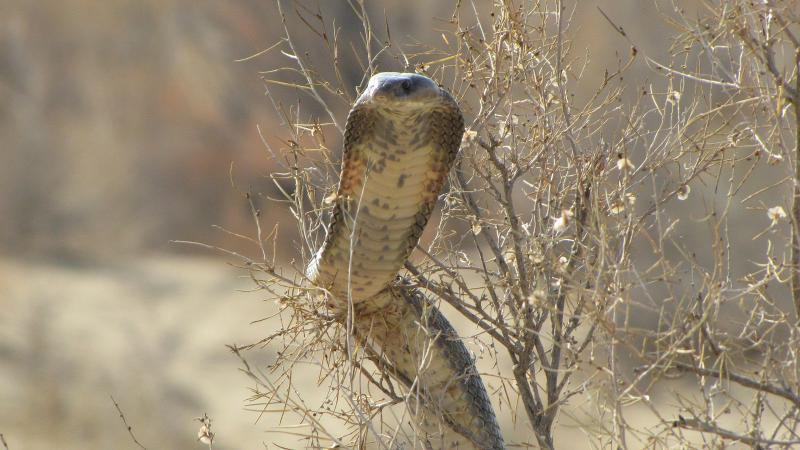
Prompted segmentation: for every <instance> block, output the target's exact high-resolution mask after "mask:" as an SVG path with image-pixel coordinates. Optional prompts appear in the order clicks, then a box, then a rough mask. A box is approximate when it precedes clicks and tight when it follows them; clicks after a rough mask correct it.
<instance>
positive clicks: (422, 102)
mask: <svg viewBox="0 0 800 450" xmlns="http://www.w3.org/2000/svg"><path fill="white" fill-rule="evenodd" d="M441 101H442V90H441V89H440V88H439V85H437V84H436V82H434V81H433V80H431V79H430V78H428V77H426V76H424V75H420V74H417V73H399V72H381V73H377V74H375V75H373V76H372V78H370V79H369V84H368V85H367V89H366V90H365V91H364V93H363V94H361V97H360V98H359V100H358V103H359V104H372V105H374V106H378V107H381V106H386V107H391V108H393V109H394V108H397V109H409V110H414V109H417V108H420V107H424V106H430V105H432V104H436V103H439V102H441Z"/></svg>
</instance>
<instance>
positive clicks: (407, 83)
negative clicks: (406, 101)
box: [400, 80, 411, 92]
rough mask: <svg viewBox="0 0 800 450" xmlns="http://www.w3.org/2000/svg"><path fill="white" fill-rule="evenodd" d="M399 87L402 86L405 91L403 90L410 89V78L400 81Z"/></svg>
mask: <svg viewBox="0 0 800 450" xmlns="http://www.w3.org/2000/svg"><path fill="white" fill-rule="evenodd" d="M400 87H402V88H403V91H405V92H408V91H410V90H411V80H403V82H402V83H400Z"/></svg>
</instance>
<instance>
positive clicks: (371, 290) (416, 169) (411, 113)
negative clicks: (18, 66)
mask: <svg viewBox="0 0 800 450" xmlns="http://www.w3.org/2000/svg"><path fill="white" fill-rule="evenodd" d="M463 133H464V119H463V116H462V114H461V110H460V109H459V107H458V104H457V103H456V101H455V99H454V98H453V97H452V96H451V95H450V94H449V93H448V92H447V91H446V90H444V89H443V88H441V87H440V86H439V85H437V84H436V83H435V82H434V81H433V80H431V79H430V78H427V77H425V76H423V75H419V74H412V73H395V72H384V73H379V74H376V75H374V76H373V77H372V78H371V79H370V81H369V84H368V86H367V88H366V89H365V90H364V92H363V93H362V94H361V96H360V97H359V98H358V100H357V101H356V102H355V105H354V106H353V108H352V109H351V111H350V113H349V115H348V118H347V125H346V129H345V136H344V152H343V156H342V171H341V176H340V181H339V186H338V189H337V191H336V193H335V194H334V195H332V196H331V197H329V200H330V203H332V204H333V209H332V213H331V219H330V223H329V224H328V227H327V236H326V238H325V240H324V242H323V244H322V246H321V248H320V249H319V251H318V252H317V253H316V254H315V256H314V258H313V259H312V261H311V263H310V264H309V265H308V268H307V270H306V275H307V277H308V279H309V280H310V281H311V282H312V283H313V284H314V285H316V286H318V287H320V288H323V289H324V290H325V291H326V292H328V294H329V296H328V298H329V301H328V304H329V306H330V307H331V309H332V310H333V311H334V312H335V313H336V315H337V317H339V319H340V320H341V321H342V322H344V321H345V320H346V318H347V317H351V318H352V324H353V331H354V333H355V335H356V336H357V338H358V339H360V340H361V341H362V342H363V343H364V344H365V346H366V347H367V348H369V349H370V351H371V352H373V354H374V356H376V357H377V358H378V360H379V362H380V363H381V364H382V365H384V368H385V369H386V370H385V371H386V372H388V373H389V374H390V375H392V376H393V377H394V378H395V379H396V380H398V381H399V382H401V383H402V384H404V385H405V386H406V387H407V388H411V387H413V388H414V390H413V392H412V393H411V394H410V395H409V396H408V397H409V399H410V400H412V401H413V402H414V404H415V405H421V406H422V408H409V410H414V411H418V413H417V414H415V415H414V421H413V422H414V424H415V426H416V427H417V431H419V433H418V435H419V436H420V437H421V438H422V439H423V440H425V441H427V444H428V446H429V447H431V448H458V449H468V448H479V449H502V448H504V444H503V439H502V437H501V435H500V430H499V427H498V425H497V420H496V419H495V415H494V411H493V409H492V407H491V403H490V401H489V397H488V395H487V393H486V389H485V387H484V385H483V382H482V380H481V378H480V376H479V375H478V372H477V370H476V368H475V364H474V361H473V360H472V358H471V357H470V355H469V352H468V351H467V349H466V347H465V346H464V343H463V342H462V341H461V340H460V339H459V338H458V336H457V334H456V333H455V331H454V330H453V328H452V326H451V325H450V323H449V322H448V321H447V319H446V318H445V317H444V316H443V315H442V314H441V313H440V312H439V311H438V309H437V308H436V307H435V306H434V305H433V304H432V303H431V302H430V301H429V300H428V299H427V298H425V297H424V296H423V295H422V294H421V292H420V291H419V290H417V289H415V288H414V287H413V286H412V285H411V284H410V282H408V281H406V280H405V279H403V278H401V277H398V273H399V271H400V270H401V269H402V267H403V265H404V264H405V262H406V260H407V259H408V257H409V255H410V254H411V251H412V250H413V249H414V247H415V246H416V245H417V242H418V241H419V238H420V236H421V234H422V231H423V229H424V227H425V225H426V223H427V222H428V219H429V218H430V215H431V213H432V211H433V209H434V207H435V205H436V201H437V199H438V196H439V193H440V191H441V190H442V187H443V185H444V182H445V179H446V178H447V175H448V173H449V171H450V168H451V166H452V164H453V161H454V159H455V157H456V155H457V153H458V149H459V146H460V143H461V138H462V135H463Z"/></svg>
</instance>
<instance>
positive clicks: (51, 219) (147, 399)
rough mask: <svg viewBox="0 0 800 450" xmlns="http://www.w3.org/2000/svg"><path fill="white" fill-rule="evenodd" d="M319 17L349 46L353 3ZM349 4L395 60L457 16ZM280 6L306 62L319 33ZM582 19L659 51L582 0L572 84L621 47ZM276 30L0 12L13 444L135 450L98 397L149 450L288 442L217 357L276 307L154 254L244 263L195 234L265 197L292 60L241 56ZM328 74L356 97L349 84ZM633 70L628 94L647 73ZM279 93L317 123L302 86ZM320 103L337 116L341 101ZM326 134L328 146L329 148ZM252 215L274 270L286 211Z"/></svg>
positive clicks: (1, 262) (642, 6) (5, 326)
mask: <svg viewBox="0 0 800 450" xmlns="http://www.w3.org/2000/svg"><path fill="white" fill-rule="evenodd" d="M319 3H320V5H319V7H320V8H321V11H323V12H324V14H325V19H326V21H327V23H329V24H330V23H335V24H336V25H337V26H338V27H341V34H340V36H339V39H340V42H341V43H342V44H341V45H342V48H344V49H348V48H350V47H351V45H350V43H352V44H353V47H356V48H361V43H360V37H359V32H360V29H361V28H360V25H359V23H358V21H357V17H356V15H355V14H354V13H353V11H352V10H351V8H350V6H349V3H348V2H347V1H345V0H331V1H324V2H322V1H321V2H319ZM366 3H367V9H368V11H369V12H370V13H371V14H372V15H373V18H374V19H373V20H375V21H376V23H381V24H382V22H383V21H384V17H385V18H386V19H385V20H386V22H387V23H388V25H389V26H390V28H391V30H392V38H393V40H394V42H395V43H397V44H398V45H401V46H409V47H412V46H414V45H417V44H418V43H422V44H425V45H432V46H437V45H440V44H441V32H442V29H444V28H445V22H446V19H448V18H449V17H450V16H451V15H452V11H453V8H454V5H455V3H456V2H455V1H439V2H429V1H427V0H402V1H401V0H387V1H368V2H366ZM431 3H434V4H435V6H433V5H432V4H431ZM487 3H488V2H487ZM304 4H305V5H310V6H311V7H312V9H314V10H316V8H317V7H318V6H317V3H315V2H306V3H304ZM283 5H284V8H285V11H287V13H288V15H289V18H288V19H289V21H288V24H287V25H288V26H289V28H290V30H293V31H294V32H295V38H296V40H297V41H296V43H297V44H300V46H301V47H302V48H305V49H308V50H309V52H310V57H314V52H319V51H321V48H320V46H321V44H320V42H319V39H317V38H316V36H314V35H312V34H311V33H309V32H308V29H307V28H305V27H302V26H301V25H300V23H299V21H298V20H297V16H296V15H295V14H294V11H293V3H292V2H291V1H289V0H285V1H284V2H283ZM596 5H600V6H602V7H603V9H604V11H605V12H606V13H608V14H609V16H610V17H613V18H614V20H615V21H617V23H618V24H620V25H623V26H624V27H625V29H626V32H627V33H628V35H629V36H631V37H632V39H634V40H635V41H636V43H637V45H638V46H639V47H640V48H641V49H642V50H644V51H646V52H647V54H649V55H650V56H653V57H659V56H662V55H665V54H666V51H667V49H668V46H669V42H668V41H667V40H666V36H667V35H668V29H667V28H666V25H665V24H664V23H663V22H662V21H661V19H660V17H659V12H658V11H657V10H656V8H655V7H654V6H653V5H652V4H651V3H650V2H640V1H636V0H626V1H617V0H607V1H591V2H580V4H579V6H578V8H577V9H576V12H575V18H574V20H573V28H572V30H573V33H574V37H575V48H576V49H578V51H577V53H581V54H583V53H584V49H585V51H586V52H588V55H590V61H591V62H590V64H589V66H588V67H587V69H586V70H585V71H584V77H585V80H586V84H587V86H589V85H591V86H594V85H596V79H595V78H593V77H598V78H599V77H602V74H603V71H604V69H605V68H611V69H613V68H614V67H616V61H617V57H618V55H622V56H621V57H622V58H624V57H625V56H626V55H627V52H628V51H629V46H628V44H627V43H626V42H625V41H624V40H623V39H622V38H621V37H620V36H619V35H618V34H616V33H614V32H613V31H611V30H610V26H609V24H608V23H607V22H606V21H605V19H603V17H602V16H601V15H600V13H599V12H598V10H597V9H596V7H595V6H596ZM282 33H283V30H282V25H281V23H280V18H279V16H278V14H277V13H276V7H275V3H274V1H272V0H261V1H257V0H235V1H225V2H219V1H210V0H191V1H190V0H169V1H161V0H136V1H125V0H112V1H104V2H100V1H91V0H69V1H55V0H39V1H28V0H4V1H3V2H2V4H1V5H0V433H2V434H3V435H4V436H5V439H6V441H7V442H8V445H9V448H10V449H11V450H21V449H53V448H59V449H78V448H80V449H107V448H134V444H133V442H132V441H131V439H130V437H129V436H128V434H127V432H126V430H125V428H124V426H123V424H122V422H121V420H120V419H119V417H118V413H117V411H116V410H115V408H114V405H113V403H112V401H111V399H110V396H111V395H113V396H114V398H115V399H116V400H117V402H118V403H119V405H120V406H121V407H122V409H123V411H124V412H125V415H126V419H127V421H128V423H129V424H130V425H132V426H133V430H134V432H135V433H136V436H137V438H138V439H139V441H140V442H142V443H143V444H144V445H145V446H148V447H149V448H203V447H204V446H203V445H202V444H200V443H198V442H197V441H196V430H197V428H198V423H197V422H195V421H194V420H193V419H194V418H195V417H199V416H202V414H203V413H204V412H207V413H208V414H209V416H211V418H212V419H213V421H214V422H213V429H214V431H216V433H217V439H218V440H217V442H216V445H215V448H219V449H232V448H262V443H264V444H266V445H267V448H275V447H274V446H273V445H274V444H273V443H274V442H283V443H284V445H287V446H288V447H289V448H292V446H295V447H296V446H298V444H297V441H296V440H291V439H289V440H287V438H286V437H285V436H279V435H277V434H275V432H274V431H271V430H272V428H273V427H274V426H276V425H277V423H276V422H275V420H276V418H275V417H272V416H265V417H262V418H261V419H260V420H259V416H258V415H257V414H256V413H253V412H249V411H246V410H245V405H246V398H247V395H248V391H247V386H248V382H247V379H246V378H245V377H244V376H243V375H241V374H240V373H239V372H238V370H237V367H238V362H237V360H236V359H235V358H234V357H233V356H232V355H231V354H230V353H229V352H228V351H227V349H226V348H225V344H231V343H247V342H252V341H254V340H256V339H258V338H260V337H263V336H265V335H267V334H269V333H271V332H272V331H274V330H275V328H276V327H278V326H280V324H279V322H278V321H277V320H276V319H271V320H268V321H265V322H259V323H257V324H251V322H253V321H254V320H257V319H260V318H263V317H268V316H270V315H271V314H272V313H274V312H275V311H276V307H275V305H274V303H273V302H272V300H273V299H269V298H265V297H264V296H263V295H262V294H259V293H248V292H241V291H242V290H247V289H250V288H251V287H252V286H251V283H250V282H249V280H248V279H246V278H242V277H241V275H242V273H241V272H239V271H236V270H234V269H233V268H231V267H229V266H228V265H226V261H228V258H225V257H223V256H220V255H216V254H214V253H211V252H208V251H198V250H197V249H194V248H189V247H186V246H180V245H177V244H173V243H170V240H174V239H180V240H192V241H201V242H207V243H210V244H214V245H219V246H222V247H226V248H232V249H235V250H238V251H241V252H244V253H246V254H254V253H255V252H256V249H255V248H254V247H252V246H251V245H247V244H243V243H242V242H241V241H238V240H235V239H232V238H230V237H229V236H228V235H226V234H224V233H221V232H220V231H218V230H216V229H214V228H212V225H220V226H223V227H225V228H227V229H230V230H232V231H235V232H238V233H243V234H252V232H253V223H252V219H251V216H250V211H249V208H248V204H247V202H246V201H245V200H244V199H243V197H242V195H241V191H243V190H247V189H250V188H252V189H253V190H254V191H258V192H262V193H264V194H265V195H277V190H276V189H275V188H274V186H273V185H272V184H271V182H270V181H269V180H268V179H267V178H266V175H267V174H268V173H270V171H272V170H275V168H276V165H275V162H274V161H272V160H271V159H270V154H269V153H268V152H266V151H265V147H264V144H263V143H262V137H261V136H260V133H259V131H258V128H260V129H261V134H262V135H263V139H265V140H267V141H268V142H269V143H270V144H271V145H272V146H274V147H275V148H278V149H279V148H282V147H285V140H286V139H287V136H288V135H289V133H288V132H287V131H286V130H285V129H283V128H282V122H281V121H280V119H279V117H278V115H277V114H276V113H275V110H274V108H273V106H272V104H271V102H270V101H269V100H268V99H267V98H266V96H265V95H264V90H265V85H264V84H263V82H262V81H261V79H260V77H259V72H260V71H267V70H271V69H274V68H276V67H280V66H283V65H285V64H287V61H288V60H287V59H286V56H284V55H282V54H281V53H280V52H279V51H277V50H272V51H269V52H265V53H264V54H263V55H259V56H256V57H253V58H249V59H247V60H246V61H242V62H237V60H240V59H245V58H247V57H249V56H251V55H255V54H258V53H259V52H261V51H262V50H265V49H267V48H269V47H270V46H272V45H273V44H275V43H276V42H278V41H279V40H280V38H281V36H282ZM346 53H347V52H343V55H344V56H343V58H345V60H346V61H350V60H351V59H352V57H351V56H349V55H347V54H346ZM352 61H355V59H352ZM344 67H346V68H347V70H349V72H345V73H344V76H345V77H346V79H345V82H346V83H347V84H348V85H349V86H356V85H357V84H358V83H359V82H360V81H361V79H362V76H363V70H362V69H360V68H359V66H358V64H355V63H351V64H344ZM381 69H382V70H401V69H402V67H396V66H385V67H381ZM633 73H634V74H638V75H637V76H639V77H640V79H639V80H635V79H634V80H631V84H632V85H635V84H636V83H637V82H639V81H641V80H643V79H645V78H646V77H647V74H648V72H647V70H646V68H643V67H640V68H638V69H635V70H634V72H633ZM588 89H589V88H587V92H588ZM577 93H578V94H579V95H580V94H581V90H580V88H578V91H577ZM275 94H276V96H277V98H278V99H279V100H280V101H284V102H287V103H288V104H292V103H297V102H298V101H300V102H303V103H301V107H302V108H305V109H304V110H305V111H307V112H309V113H310V114H313V113H314V112H315V109H314V108H316V107H315V106H313V102H312V101H311V100H310V99H309V98H308V97H307V96H305V95H304V94H303V93H301V92H298V91H294V90H292V89H290V88H285V89H277V90H275ZM334 107H335V110H334V113H335V114H336V115H337V116H338V117H339V118H341V120H342V121H343V120H344V118H345V115H346V112H347V109H348V105H344V104H334ZM328 133H329V135H330V138H329V140H328V144H329V146H330V148H332V149H336V151H337V152H338V149H339V148H340V144H339V143H338V142H339V139H340V137H339V136H337V135H336V133H333V132H332V130H329V131H328ZM336 155H338V153H337V154H336ZM231 179H233V180H234V181H235V185H236V187H234V186H233V185H232V183H231ZM259 206H261V207H264V208H267V209H265V210H264V213H263V216H264V225H265V227H266V228H271V226H272V225H274V224H281V227H280V233H281V235H280V236H281V239H280V242H281V244H282V246H281V248H279V252H278V255H279V258H280V260H281V261H282V262H284V263H288V262H289V261H291V260H292V258H293V257H295V246H294V244H293V242H294V241H295V239H296V234H295V230H294V226H293V224H292V221H291V215H290V214H289V212H288V210H287V209H285V208H283V209H282V208H278V207H275V206H274V205H271V204H263V205H259ZM262 300H266V301H262ZM270 351H271V350H270V349H265V350H263V351H261V352H260V354H259V356H258V358H261V359H260V360H257V361H256V362H264V361H270V358H271V356H270V355H271V353H270ZM313 379H314V374H310V375H309V382H310V381H311V380H313ZM523 431H524V430H523ZM568 431H569V430H567V433H568ZM573 439H580V436H573Z"/></svg>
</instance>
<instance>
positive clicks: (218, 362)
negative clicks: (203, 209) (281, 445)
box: [0, 257, 275, 450]
mask: <svg viewBox="0 0 800 450" xmlns="http://www.w3.org/2000/svg"><path fill="white" fill-rule="evenodd" d="M237 275H238V274H237V273H236V272H235V271H233V270H231V269H228V268H226V266H225V265H224V264H223V263H222V262H221V261H212V260H198V259H189V258H164V257H162V258H150V259H146V260H139V261H135V262H129V263H117V264H112V265H104V266H96V265H84V266H63V265H51V264H32V263H25V264H23V263H17V262H11V261H3V262H0V309H1V310H2V312H0V433H3V434H4V436H5V438H6V441H7V442H8V444H9V447H10V448H11V449H12V450H25V449H31V450H33V449H54V448H59V449H109V448H135V445H134V444H133V442H132V441H131V440H130V438H129V437H128V435H127V433H126V431H125V429H124V427H123V424H122V422H121V421H120V418H119V417H118V414H117V413H116V410H115V408H114V405H113V403H112V401H111V400H110V397H109V396H111V395H113V396H114V398H115V399H116V400H117V402H118V403H119V404H120V406H121V407H122V409H123V411H124V413H125V415H126V417H127V420H128V422H129V423H130V424H131V425H132V426H133V429H134V432H135V434H136V436H137V437H138V439H139V440H140V441H141V442H142V443H143V444H145V445H146V446H148V447H149V448H203V446H202V445H201V444H199V443H197V442H196V441H195V438H196V437H195V433H196V431H197V428H198V424H197V422H194V421H193V419H194V418H195V417H198V416H200V415H202V414H203V412H207V413H208V414H209V415H210V416H211V417H212V419H213V421H214V422H213V429H214V431H216V433H217V435H218V445H215V448H219V449H226V448H263V447H262V446H261V443H262V441H263V442H270V441H271V439H270V438H269V436H268V435H265V433H264V431H263V430H264V429H266V428H268V425H267V424H264V423H259V424H258V425H253V421H254V420H255V416H254V414H253V413H250V412H246V411H244V409H243V405H244V399H245V398H246V396H247V390H246V386H247V385H248V382H247V379H246V378H245V377H244V376H243V375H242V374H241V373H239V372H238V370H237V368H238V362H237V359H236V358H235V357H234V356H233V355H232V354H231V353H230V352H229V351H228V350H227V349H226V347H225V344H229V343H234V342H236V343H245V342H249V341H252V340H255V339H257V338H258V337H260V336H263V335H266V334H267V333H268V331H267V330H266V328H267V327H268V326H270V324H258V325H249V323H250V322H251V321H253V320H254V319H257V318H260V317H262V316H264V315H266V314H269V313H270V312H273V311H274V309H275V306H274V304H273V303H272V302H262V301H259V300H260V297H259V295H258V294H252V293H241V292H237V289H239V288H248V287H249V285H248V283H247V281H246V280H240V279H237ZM260 355H261V356H262V357H263V358H264V359H265V360H266V359H269V358H270V355H271V352H270V351H269V350H263V351H261V352H260ZM232 443H235V445H232Z"/></svg>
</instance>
